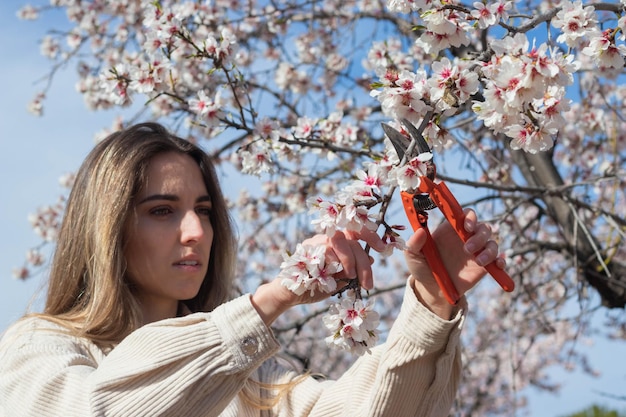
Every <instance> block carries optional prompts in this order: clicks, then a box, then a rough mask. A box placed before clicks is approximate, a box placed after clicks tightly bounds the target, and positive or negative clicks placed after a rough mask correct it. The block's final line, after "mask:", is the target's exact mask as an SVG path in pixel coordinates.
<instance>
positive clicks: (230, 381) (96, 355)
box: [0, 287, 463, 417]
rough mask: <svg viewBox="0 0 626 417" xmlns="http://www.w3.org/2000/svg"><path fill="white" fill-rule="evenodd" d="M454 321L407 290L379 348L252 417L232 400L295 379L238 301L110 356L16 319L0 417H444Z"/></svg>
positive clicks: (160, 326)
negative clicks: (254, 383) (259, 386)
mask: <svg viewBox="0 0 626 417" xmlns="http://www.w3.org/2000/svg"><path fill="white" fill-rule="evenodd" d="M407 288H408V287H407ZM462 322H463V314H462V312H460V313H459V314H458V315H457V317H456V318H455V319H453V320H451V321H444V320H441V319H439V318H438V317H437V316H435V315H434V314H432V313H430V311H428V310H427V309H426V308H425V307H424V306H422V305H421V304H420V303H419V302H418V301H417V299H416V298H415V296H414V295H413V293H412V291H411V290H410V288H408V290H407V291H406V292H405V296H404V302H403V305H402V309H401V312H400V314H399V316H398V318H397V320H396V322H395V324H394V325H393V328H392V329H391V331H390V333H389V336H388V338H387V341H386V342H385V343H384V344H381V345H380V346H377V347H376V348H375V349H373V351H372V354H371V355H368V354H366V355H364V356H363V357H361V358H359V359H358V360H357V361H356V363H355V364H354V365H353V366H352V367H351V368H350V369H349V370H348V371H347V372H346V373H345V374H344V375H343V376H342V377H341V378H339V379H338V380H337V381H323V382H320V381H317V380H315V379H313V378H308V379H306V380H305V381H303V382H301V383H299V384H298V385H296V386H295V388H294V389H293V390H292V391H291V392H290V394H289V395H288V396H287V397H285V398H284V399H283V400H282V401H281V402H280V404H279V405H278V406H277V407H276V409H275V410H271V411H264V412H261V411H259V410H258V409H255V408H253V407H251V406H250V405H248V404H247V403H246V402H244V401H243V400H242V399H241V398H240V396H239V395H238V393H239V392H240V391H241V389H242V387H243V385H244V383H245V382H246V380H247V379H248V378H249V377H252V378H254V379H256V380H261V381H263V382H269V383H283V382H287V381H289V380H290V379H293V378H295V377H297V374H296V373H295V372H293V371H290V370H286V369H284V368H282V367H281V366H279V365H278V364H277V362H276V361H275V360H273V359H272V358H271V357H272V356H273V355H274V354H275V353H276V352H277V351H278V349H279V345H278V343H277V342H276V340H275V339H274V337H273V335H272V332H271V330H270V329H268V328H267V327H266V326H265V324H264V323H263V322H262V320H261V319H260V317H259V316H258V314H257V313H256V310H255V309H254V307H253V306H252V304H251V303H250V296H249V295H248V296H242V297H239V298H237V299H235V300H233V301H230V302H228V303H226V304H224V305H222V306H220V307H218V308H216V309H215V310H214V311H213V312H211V313H195V314H190V315H188V316H185V317H179V318H174V319H168V320H163V321H159V322H154V323H151V324H148V325H146V326H143V327H141V328H140V329H138V330H136V331H135V332H133V333H132V334H130V335H129V336H128V337H126V338H125V339H124V340H123V341H122V342H121V343H119V344H118V345H117V346H116V347H115V348H114V349H112V350H111V351H110V352H104V351H103V350H101V349H100V348H98V347H97V346H96V345H95V344H93V343H91V342H90V341H89V340H86V339H80V338H75V337H72V336H68V335H66V334H63V332H62V331H59V329H58V327H57V326H56V325H54V324H51V323H50V322H48V321H46V320H42V319H35V318H29V319H24V320H21V321H19V322H17V323H16V324H14V325H13V326H12V327H11V328H9V330H7V332H6V333H5V335H4V337H3V339H2V341H0V416H1V417H21V416H33V417H35V416H36V417H57V416H58V417H70V416H81V417H89V416H141V417H143V416H146V417H154V416H172V417H174V416H176V417H195V416H203V417H204V416H232V417H248V416H250V417H253V416H254V417H258V416H262V415H271V416H281V417H283V416H285V417H286V416H294V417H297V416H323V417H330V416H346V417H360V416H389V417H402V416H417V417H429V416H447V415H448V412H449V409H450V406H451V404H452V401H453V399H454V396H455V393H456V388H457V384H458V380H459V374H460V370H461V358H460V353H459V333H460V329H461V326H462Z"/></svg>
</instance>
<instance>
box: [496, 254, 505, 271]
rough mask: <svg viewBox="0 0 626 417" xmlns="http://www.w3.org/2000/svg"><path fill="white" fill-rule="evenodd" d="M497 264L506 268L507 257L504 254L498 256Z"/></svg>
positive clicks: (501, 267)
mask: <svg viewBox="0 0 626 417" xmlns="http://www.w3.org/2000/svg"><path fill="white" fill-rule="evenodd" d="M496 266H497V267H498V268H500V269H506V259H504V257H503V256H498V257H497V258H496Z"/></svg>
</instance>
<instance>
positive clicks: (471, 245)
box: [463, 223, 491, 255]
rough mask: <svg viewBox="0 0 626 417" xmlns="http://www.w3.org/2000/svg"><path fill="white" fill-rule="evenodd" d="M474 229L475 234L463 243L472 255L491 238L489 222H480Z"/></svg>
mask: <svg viewBox="0 0 626 417" xmlns="http://www.w3.org/2000/svg"><path fill="white" fill-rule="evenodd" d="M474 229H475V232H474V234H473V235H472V236H471V237H470V238H469V239H467V241H466V242H465V245H463V248H464V250H465V252H467V253H469V254H471V255H473V254H475V253H476V252H478V251H480V250H481V249H482V248H483V247H484V246H485V244H486V243H487V241H488V240H489V239H491V227H490V226H489V225H488V224H485V223H478V224H476V225H475V226H474Z"/></svg>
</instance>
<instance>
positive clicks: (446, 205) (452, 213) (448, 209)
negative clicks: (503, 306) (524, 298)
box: [419, 177, 515, 292]
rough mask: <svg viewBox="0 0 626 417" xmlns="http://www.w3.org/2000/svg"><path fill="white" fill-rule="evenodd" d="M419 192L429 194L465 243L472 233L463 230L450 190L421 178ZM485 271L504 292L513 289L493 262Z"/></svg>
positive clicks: (462, 218)
mask: <svg viewBox="0 0 626 417" xmlns="http://www.w3.org/2000/svg"><path fill="white" fill-rule="evenodd" d="M419 191H421V192H423V193H428V194H430V198H431V199H432V200H433V202H434V203H435V204H436V205H437V207H439V209H440V210H441V212H442V213H443V215H444V216H445V217H446V219H447V220H448V222H449V223H450V224H451V225H452V227H453V228H454V230H455V231H456V233H457V235H459V237H460V238H461V240H462V241H463V242H467V240H468V239H469V238H470V237H471V236H472V235H473V233H470V232H468V231H467V230H465V225H464V222H465V213H464V212H463V208H462V207H461V205H460V204H459V202H458V201H457V200H456V198H454V195H452V192H450V189H448V186H447V185H446V184H445V183H443V182H439V183H437V184H435V183H434V182H433V181H431V180H430V179H429V178H427V177H422V178H421V183H420V186H419ZM485 269H486V270H487V272H489V274H490V275H491V276H492V277H493V278H494V279H495V280H496V282H497V283H498V284H499V285H500V287H502V289H503V290H504V291H507V292H511V291H513V290H514V289H515V283H514V282H513V280H512V279H511V277H510V276H509V274H507V273H506V271H504V270H502V269H500V268H498V266H497V265H496V263H495V261H493V262H491V263H490V264H488V265H486V266H485Z"/></svg>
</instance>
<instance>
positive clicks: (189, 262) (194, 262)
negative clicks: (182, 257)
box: [174, 261, 200, 266]
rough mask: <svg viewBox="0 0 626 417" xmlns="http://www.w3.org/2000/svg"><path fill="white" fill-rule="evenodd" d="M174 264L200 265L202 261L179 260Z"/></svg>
mask: <svg viewBox="0 0 626 417" xmlns="http://www.w3.org/2000/svg"><path fill="white" fill-rule="evenodd" d="M174 265H183V266H198V265H200V262H198V261H179V262H176V263H175V264H174Z"/></svg>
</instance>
